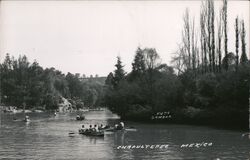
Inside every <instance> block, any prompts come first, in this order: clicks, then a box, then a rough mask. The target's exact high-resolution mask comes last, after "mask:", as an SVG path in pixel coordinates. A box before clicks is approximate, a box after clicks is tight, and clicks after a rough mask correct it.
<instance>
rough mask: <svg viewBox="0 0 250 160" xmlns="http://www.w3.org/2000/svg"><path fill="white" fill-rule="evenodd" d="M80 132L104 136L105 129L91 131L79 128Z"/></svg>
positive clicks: (87, 134)
mask: <svg viewBox="0 0 250 160" xmlns="http://www.w3.org/2000/svg"><path fill="white" fill-rule="evenodd" d="M79 134H83V135H86V136H97V137H103V136H104V131H90V130H88V129H79Z"/></svg>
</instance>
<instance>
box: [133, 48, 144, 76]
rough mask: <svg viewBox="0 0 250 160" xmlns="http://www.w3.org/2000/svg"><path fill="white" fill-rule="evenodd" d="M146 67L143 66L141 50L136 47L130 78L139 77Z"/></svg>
mask: <svg viewBox="0 0 250 160" xmlns="http://www.w3.org/2000/svg"><path fill="white" fill-rule="evenodd" d="M145 69H146V66H145V60H144V55H143V50H141V48H139V47H138V49H137V51H136V54H135V57H134V62H133V63H132V78H133V79H134V78H136V77H138V76H140V75H141V74H142V73H144V72H145Z"/></svg>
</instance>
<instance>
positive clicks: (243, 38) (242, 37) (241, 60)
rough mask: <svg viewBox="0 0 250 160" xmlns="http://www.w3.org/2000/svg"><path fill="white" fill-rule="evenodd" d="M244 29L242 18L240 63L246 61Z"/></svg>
mask: <svg viewBox="0 0 250 160" xmlns="http://www.w3.org/2000/svg"><path fill="white" fill-rule="evenodd" d="M245 37H246V31H245V25H244V20H242V21H241V57H240V63H246V62H247V61H248V59H247V54H246V41H245Z"/></svg>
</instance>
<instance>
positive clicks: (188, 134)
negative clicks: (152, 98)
mask: <svg viewBox="0 0 250 160" xmlns="http://www.w3.org/2000/svg"><path fill="white" fill-rule="evenodd" d="M28 115H29V116H30V118H31V122H29V123H24V122H23V117H24V115H23V114H16V115H15V117H16V120H13V116H14V115H12V114H1V123H0V153H1V154H0V159H3V158H6V159H11V158H12V159H46V160H47V159H150V160H151V159H216V158H220V159H228V158H234V159H247V158H249V148H250V143H249V142H250V141H249V139H250V135H247V136H245V137H242V136H241V135H242V133H241V132H237V131H229V130H218V129H212V128H208V127H198V126H186V125H156V124H141V123H133V122H125V124H126V125H127V126H133V127H135V128H136V129H137V130H136V131H125V132H115V133H113V132H107V133H106V134H105V136H104V137H101V138H100V137H87V136H84V135H79V134H74V135H72V136H69V134H68V133H69V131H73V132H75V133H77V132H78V128H80V127H81V125H82V124H83V123H84V124H87V125H89V124H92V125H93V124H104V125H106V124H108V125H111V126H113V125H114V124H116V123H118V122H119V119H117V118H118V117H117V116H116V115H114V114H112V113H111V112H109V111H104V112H100V111H94V112H88V113H86V115H85V117H86V120H84V121H76V120H75V116H76V114H75V113H67V114H57V115H56V116H54V114H53V113H29V114H28ZM248 138H249V139H248ZM201 142H212V143H213V146H212V147H200V148H195V147H193V148H181V147H180V146H181V145H182V144H191V143H201ZM157 144H160V145H165V144H167V145H169V147H168V148H162V149H117V147H118V146H120V145H157Z"/></svg>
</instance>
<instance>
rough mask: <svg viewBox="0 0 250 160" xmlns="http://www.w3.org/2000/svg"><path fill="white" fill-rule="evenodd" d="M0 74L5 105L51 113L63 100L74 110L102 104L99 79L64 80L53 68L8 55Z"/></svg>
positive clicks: (70, 76)
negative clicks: (63, 98)
mask: <svg viewBox="0 0 250 160" xmlns="http://www.w3.org/2000/svg"><path fill="white" fill-rule="evenodd" d="M0 73H1V79H0V80H1V103H3V104H5V105H14V106H17V107H19V108H23V107H27V108H44V109H50V110H52V109H57V108H58V104H59V103H60V102H61V98H62V97H65V98H68V99H70V100H71V103H72V104H73V106H74V107H75V108H77V109H79V108H82V107H84V105H85V106H90V107H94V106H97V105H100V104H101V103H102V101H101V97H102V96H103V87H102V86H103V84H102V83H101V82H100V81H99V79H101V77H100V78H99V77H95V78H93V79H90V78H86V77H84V78H83V77H80V75H79V74H71V73H68V74H67V75H66V76H65V75H64V74H63V73H62V72H60V71H58V70H56V69H55V68H46V69H43V68H42V67H41V66H40V65H39V64H38V62H36V61H34V62H33V63H30V62H29V61H28V59H27V57H26V56H25V55H24V56H19V58H18V59H15V58H14V57H11V58H10V55H9V54H6V57H5V60H4V62H3V63H2V64H1V65H0ZM97 79H98V80H97ZM101 81H102V80H101Z"/></svg>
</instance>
